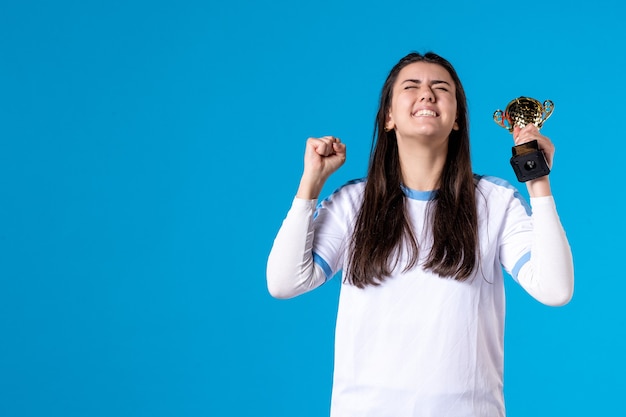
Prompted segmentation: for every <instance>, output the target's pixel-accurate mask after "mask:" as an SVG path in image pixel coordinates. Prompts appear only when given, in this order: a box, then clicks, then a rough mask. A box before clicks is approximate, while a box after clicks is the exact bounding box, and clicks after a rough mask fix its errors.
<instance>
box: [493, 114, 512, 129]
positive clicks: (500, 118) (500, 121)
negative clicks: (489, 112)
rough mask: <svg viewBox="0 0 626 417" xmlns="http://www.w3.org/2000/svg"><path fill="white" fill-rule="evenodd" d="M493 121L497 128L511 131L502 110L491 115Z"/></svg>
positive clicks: (507, 119) (508, 121)
mask: <svg viewBox="0 0 626 417" xmlns="http://www.w3.org/2000/svg"><path fill="white" fill-rule="evenodd" d="M493 120H494V121H495V122H496V124H497V125H498V126H501V127H503V128H505V129H507V130H511V122H510V120H509V117H508V115H507V114H506V113H505V112H503V111H502V110H496V111H495V112H494V113H493Z"/></svg>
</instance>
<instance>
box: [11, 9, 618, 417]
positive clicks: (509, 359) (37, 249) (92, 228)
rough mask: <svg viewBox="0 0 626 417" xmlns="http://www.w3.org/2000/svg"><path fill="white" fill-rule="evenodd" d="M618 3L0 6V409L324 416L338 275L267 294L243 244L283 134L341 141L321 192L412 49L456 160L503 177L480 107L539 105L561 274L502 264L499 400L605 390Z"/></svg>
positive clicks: (259, 251) (614, 301) (614, 207)
mask: <svg viewBox="0 0 626 417" xmlns="http://www.w3.org/2000/svg"><path fill="white" fill-rule="evenodd" d="M619 4H620V3H619V2H617V1H615V2H610V1H607V0H599V1H594V2H586V1H585V2H583V1H578V2H577V1H574V2H565V1H558V2H550V1H547V2H492V1H489V2H483V1H463V0H451V1H448V2H436V1H422V2H420V1H404V0H396V1H393V2H391V1H384V2H383V1H374V0H368V1H360V2H357V1H354V0H345V1H340V0H334V1H330V0H318V1H315V2H307V3H304V2H303V3H301V4H300V3H296V2H287V1H282V0H281V1H272V2H260V1H251V0H247V1H246V0H229V1H225V0H220V1H212V2H205V1H184V0H181V1H176V2H174V1H172V2H167V1H150V2H148V1H119V0H100V1H95V0H92V1H77V0H76V1H70V0H63V1H50V2H46V1H32V0H21V1H19V2H18V1H8V0H2V2H1V3H0V192H1V199H0V416H6V417H17V416H20V417H21V416H24V417H25V416H67V417H69V416H117V417H122V416H151V417H159V416H268V417H280V416H289V417H293V416H298V417H308V416H311V417H313V416H324V415H327V410H328V405H329V397H330V389H331V376H332V360H333V359H332V351H333V327H334V320H335V314H336V304H337V296H338V290H339V282H338V280H337V279H335V280H333V281H331V282H330V283H328V284H327V285H325V286H324V287H323V288H320V289H318V290H317V291H314V292H312V293H309V294H306V295H303V296H301V297H298V298H296V299H292V300H287V301H284V300H283V301H281V300H275V299H272V298H271V297H270V296H269V294H268V293H267V290H266V287H265V265H266V259H267V255H268V253H269V250H270V247H271V244H272V241H273V238H274V236H275V233H276V231H277V230H278V227H279V226H280V224H281V222H282V219H283V218H284V215H285V214H286V212H287V209H288V207H289V205H290V203H291V200H292V198H293V195H294V193H295V190H296V188H297V184H298V180H299V176H300V172H301V170H302V155H303V151H304V142H305V140H306V138H307V137H309V136H322V135H327V134H329V135H335V136H338V137H340V138H342V140H343V141H344V142H346V143H347V144H348V160H347V162H346V164H345V165H344V167H342V169H341V170H340V171H339V172H337V173H336V174H335V175H334V176H333V177H332V178H331V180H330V181H329V183H328V184H327V187H326V188H325V191H324V194H328V193H329V192H331V191H332V190H333V189H334V188H336V187H337V186H338V185H340V184H342V183H344V182H345V181H347V180H350V179H353V178H357V177H361V176H363V175H364V174H365V170H366V164H367V158H368V153H369V149H370V144H371V133H372V128H373V120H374V114H375V111H376V106H377V100H378V94H379V91H380V88H381V86H382V83H383V81H384V78H385V76H386V75H387V72H388V71H389V69H390V68H391V66H393V65H394V64H395V62H396V61H397V60H398V59H399V58H400V57H402V56H404V55H405V54H406V53H408V52H411V51H418V52H426V51H429V50H433V51H435V52H437V53H439V54H441V55H443V56H444V57H446V58H448V59H449V60H450V61H451V62H452V63H453V64H454V65H455V67H456V68H457V70H458V72H459V74H460V76H461V79H462V80H463V83H464V85H465V88H466V92H467V95H468V98H469V105H470V117H471V132H472V153H473V158H474V169H475V171H476V172H478V173H482V174H490V175H497V176H500V177H503V178H506V179H508V180H509V181H511V182H514V183H516V181H515V177H514V175H513V172H512V171H511V169H510V166H509V165H508V158H509V156H510V152H511V150H510V148H511V146H512V141H511V138H510V135H509V134H508V132H506V131H505V130H504V129H501V128H499V127H498V126H497V125H496V124H495V123H494V122H493V120H492V118H491V115H492V114H493V112H494V110H496V109H498V108H504V107H505V106H506V104H507V103H508V102H509V101H510V100H511V99H513V98H515V97H518V96H520V95H527V96H531V97H535V98H537V99H539V100H541V101H543V100H545V99H551V100H553V101H554V103H555V111H554V114H553V115H552V117H551V118H550V120H549V121H548V122H546V124H545V126H544V128H543V129H542V131H543V133H544V134H545V135H547V136H549V137H551V138H552V139H553V141H554V143H555V145H556V147H557V153H556V159H555V166H554V171H553V174H552V184H553V191H554V194H555V197H556V199H557V206H558V209H559V213H560V215H561V219H562V222H563V224H564V226H565V228H566V231H567V234H568V237H569V239H570V243H571V246H572V249H573V252H574V257H575V268H576V293H575V296H574V299H573V300H572V302H571V303H570V304H569V305H567V306H565V307H561V308H551V307H546V306H543V305H541V304H539V303H538V302H536V301H534V300H533V299H532V298H530V297H529V296H528V295H526V294H525V293H523V292H522V291H521V290H520V289H519V288H518V287H517V286H516V285H515V284H514V283H513V281H512V280H511V279H510V278H509V277H507V295H508V315H507V334H506V371H505V395H506V400H507V408H508V415H509V417H518V416H535V417H542V416H587V415H614V414H615V412H618V410H623V403H622V396H623V392H624V390H625V389H626V384H625V382H624V376H623V373H622V372H623V362H624V353H623V352H624V351H625V350H626V346H625V344H626V342H624V340H625V339H626V338H625V336H626V330H625V326H624V321H625V320H624V317H625V315H624V311H623V294H624V291H625V290H626V284H625V281H624V273H623V272H622V268H621V266H620V265H621V262H622V261H623V260H624V255H623V249H624V244H623V242H622V239H621V238H622V236H624V234H625V230H624V229H625V228H624V219H623V216H622V214H623V207H621V204H622V203H621V201H622V187H623V180H622V178H623V172H624V163H623V157H622V156H621V155H622V154H623V146H624V142H623V124H624V121H623V118H624V112H625V109H624V96H625V93H626V87H625V83H624V81H623V78H624V75H623V68H624V66H625V64H626V62H625V60H626V58H625V55H626V54H625V53H624V52H625V50H624V49H625V47H624V43H623V39H624V35H625V34H626V33H625V31H624V29H623V21H622V20H623V19H622V15H623V13H622V12H621V9H619V8H618V6H619ZM521 191H522V193H523V194H524V195H527V194H526V191H525V189H524V188H523V186H522V188H521Z"/></svg>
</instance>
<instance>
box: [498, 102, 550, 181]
mask: <svg viewBox="0 0 626 417" xmlns="http://www.w3.org/2000/svg"><path fill="white" fill-rule="evenodd" d="M553 111H554V103H553V102H552V101H550V100H546V101H544V102H543V104H542V103H541V102H540V101H538V100H535V99H534V98H530V97H518V98H516V99H513V100H511V102H510V103H509V104H508V105H507V106H506V109H505V110H504V111H502V110H496V111H495V112H494V113H493V120H494V121H495V122H496V124H497V125H498V126H500V127H503V128H505V129H507V130H508V131H509V132H511V133H513V128H514V127H515V126H519V127H520V128H522V127H524V126H526V125H527V124H529V123H533V124H534V125H535V126H537V128H541V126H543V124H544V122H545V121H546V120H548V118H549V117H550V116H551V115H552V112H553ZM511 166H512V167H513V170H514V171H515V175H516V176H517V179H518V180H519V181H520V182H526V181H529V180H534V179H535V178H539V177H543V176H544V175H548V174H549V173H550V168H549V167H548V163H547V162H546V158H545V156H544V155H543V152H542V151H541V150H540V149H539V145H538V144H537V141H536V140H533V141H531V142H528V143H524V144H521V145H517V146H514V147H513V156H512V157H511Z"/></svg>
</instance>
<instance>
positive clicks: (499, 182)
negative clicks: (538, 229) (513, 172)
mask: <svg viewBox="0 0 626 417" xmlns="http://www.w3.org/2000/svg"><path fill="white" fill-rule="evenodd" d="M481 179H484V180H485V181H489V182H490V183H492V184H496V185H499V186H501V187H504V188H507V189H509V190H512V191H513V196H514V197H515V198H516V199H517V200H519V202H520V203H521V204H522V206H523V207H524V209H525V210H526V214H528V215H529V216H530V215H531V214H532V209H531V208H530V204H528V201H526V199H525V198H524V197H523V196H522V195H521V194H520V192H519V191H518V190H517V188H515V187H514V186H513V185H512V184H511V183H510V182H508V181H507V180H504V179H502V178H498V177H492V176H489V175H485V176H483V177H481Z"/></svg>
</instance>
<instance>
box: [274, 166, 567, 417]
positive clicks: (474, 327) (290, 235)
mask: <svg viewBox="0 0 626 417" xmlns="http://www.w3.org/2000/svg"><path fill="white" fill-rule="evenodd" d="M363 188H364V182H362V181H361V182H351V183H348V184H347V185H345V186H344V187H342V188H341V189H339V190H338V191H337V192H335V193H333V194H332V195H331V196H330V197H329V198H327V199H326V200H324V201H322V202H321V203H320V205H319V206H318V207H317V209H316V210H315V211H314V210H313V207H314V205H315V202H314V201H306V200H299V199H295V200H294V202H293V205H292V208H291V210H290V211H289V213H288V215H287V218H286V219H285V222H284V223H283V226H282V227H281V230H280V231H279V233H278V235H277V238H276V240H275V242H274V247H273V248H272V251H271V253H270V257H269V259H268V287H269V289H270V292H271V293H272V294H273V295H275V296H277V297H279V298H286V297H292V296H295V295H298V294H301V293H303V292H306V291H309V290H311V289H313V288H316V287H317V286H319V285H321V284H323V283H324V282H325V281H326V280H327V279H329V278H330V277H332V276H333V275H334V274H335V273H337V272H338V271H340V270H342V269H343V267H344V265H345V263H346V259H347V255H348V251H347V248H348V242H349V239H350V236H351V233H352V226H353V223H354V218H355V216H356V214H357V212H358V210H359V208H360V205H361V202H362V195H363ZM405 195H406V196H407V197H408V198H407V199H406V204H407V208H408V212H409V216H410V219H411V222H412V227H413V230H414V231H415V234H416V236H417V238H418V241H419V243H420V250H421V252H420V265H419V266H418V267H416V268H414V269H412V270H410V271H408V272H403V271H402V270H403V266H404V265H405V264H406V263H405V261H406V259H405V258H404V257H402V258H401V260H400V262H399V263H398V267H397V268H396V269H395V272H394V274H393V276H392V277H389V278H388V279H386V280H385V281H384V282H383V283H382V284H381V285H380V286H369V287H366V288H365V289H359V288H357V287H354V286H352V285H350V284H346V283H343V284H342V286H341V294H340V300H339V310H338V314H337V324H336V334H335V369H334V378H333V393H332V402H331V416H332V417H353V416H354V417H356V416H358V417H367V416H376V417H385V416H390V417H404V416H407V417H409V416H410V417H418V416H419V417H427V416H436V417H443V416H454V417H463V416H468V417H469V416H504V415H505V409H504V399H503V394H502V381H503V380H502V378H503V362H504V361H503V346H504V316H505V297H504V282H503V273H502V270H503V268H504V270H505V271H506V272H508V273H509V274H510V275H511V276H512V277H513V278H514V279H515V280H516V281H518V282H519V283H520V284H521V285H522V286H523V287H524V288H526V289H527V290H528V291H529V292H530V293H531V294H532V295H533V296H535V297H536V298H537V299H539V300H540V301H542V302H545V303H547V304H553V305H558V304H562V303H564V302H567V300H569V297H571V291H572V288H573V266H572V260H571V251H570V249H569V245H568V243H567V239H566V237H565V233H564V232H563V229H562V227H561V225H560V221H559V219H558V215H557V213H556V208H555V205H554V199H553V198H552V197H542V198H536V199H531V203H532V204H533V214H532V216H531V213H530V207H529V206H528V205H527V204H526V203H525V202H524V201H523V199H522V198H521V196H520V195H519V193H517V191H516V190H515V189H514V188H513V187H511V186H510V185H509V184H508V183H506V182H504V181H502V180H498V179H495V178H483V179H481V181H480V182H479V184H478V187H477V191H476V197H477V206H478V215H479V222H478V225H479V242H480V265H479V267H478V268H477V269H476V271H475V273H474V275H473V276H472V277H470V278H469V279H468V280H466V281H464V282H460V281H456V280H454V279H450V278H441V277H439V276H436V275H434V274H432V273H431V272H429V271H426V270H424V269H422V268H421V264H422V262H423V261H424V259H425V257H426V256H427V255H428V252H429V249H430V242H431V238H430V234H429V233H430V230H429V228H428V227H425V226H424V224H425V222H424V218H425V215H426V214H425V213H426V209H427V207H428V204H429V201H431V200H432V198H433V196H434V193H432V192H418V191H414V190H409V189H405ZM426 224H427V223H426ZM538 224H540V225H541V227H540V228H539V227H537V225H538ZM538 229H541V230H538ZM538 271H539V272H540V273H539V274H538V273H537V272H538ZM342 278H345V276H342Z"/></svg>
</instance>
